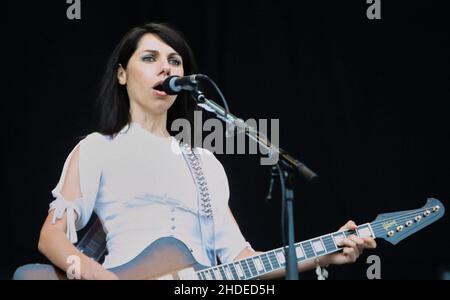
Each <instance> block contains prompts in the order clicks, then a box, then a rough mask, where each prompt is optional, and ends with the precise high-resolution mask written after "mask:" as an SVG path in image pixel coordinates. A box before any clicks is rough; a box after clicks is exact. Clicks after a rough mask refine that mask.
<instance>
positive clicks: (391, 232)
mask: <svg viewBox="0 0 450 300" xmlns="http://www.w3.org/2000/svg"><path fill="white" fill-rule="evenodd" d="M394 234H395V232H394V231H393V230H391V231H389V232H388V234H387V235H388V237H393V236H394Z"/></svg>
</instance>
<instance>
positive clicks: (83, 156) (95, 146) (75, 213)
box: [49, 133, 105, 244]
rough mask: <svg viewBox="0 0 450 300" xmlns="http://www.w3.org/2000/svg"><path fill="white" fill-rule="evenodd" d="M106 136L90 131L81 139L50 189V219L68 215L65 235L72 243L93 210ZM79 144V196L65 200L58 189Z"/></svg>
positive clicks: (75, 240) (76, 239) (60, 187)
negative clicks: (54, 184)
mask: <svg viewBox="0 0 450 300" xmlns="http://www.w3.org/2000/svg"><path fill="white" fill-rule="evenodd" d="M104 145H105V138H104V137H103V136H102V135H100V134H98V133H93V134H91V135H89V136H87V137H86V138H85V139H83V140H82V141H81V142H80V143H79V144H78V145H77V146H76V147H75V148H74V149H73V150H72V152H71V153H70V154H69V156H68V157H67V159H66V161H65V163H64V167H63V171H62V174H61V177H60V179H59V182H58V184H57V185H56V187H55V188H54V189H53V190H52V195H53V197H54V198H55V200H54V201H53V202H52V203H50V209H49V212H51V211H53V210H54V215H53V220H52V222H53V223H55V222H56V221H57V220H59V219H62V218H63V217H64V214H66V215H67V238H68V239H69V240H70V242H72V243H74V244H75V243H76V242H77V241H78V238H77V231H78V230H81V229H83V228H84V227H85V226H86V225H87V223H88V222H89V219H90V217H91V215H92V212H93V211H94V206H95V201H96V198H97V193H98V190H99V186H100V179H101V173H102V160H101V159H102V151H104ZM77 147H80V155H79V165H78V169H79V174H80V190H81V194H82V197H80V198H78V199H75V200H70V201H69V200H66V199H64V197H63V196H62V195H61V189H62V187H63V185H64V180H65V177H66V173H67V170H68V168H69V165H70V162H71V160H72V156H73V154H74V152H75V150H76V149H77Z"/></svg>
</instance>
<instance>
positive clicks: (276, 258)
mask: <svg viewBox="0 0 450 300" xmlns="http://www.w3.org/2000/svg"><path fill="white" fill-rule="evenodd" d="M351 235H357V236H359V237H376V236H375V234H374V232H373V230H372V227H371V224H364V225H361V226H358V228H356V229H355V230H349V231H344V232H334V233H331V234H327V235H323V236H321V237H317V238H313V239H310V240H307V241H303V242H300V243H297V244H295V252H296V254H297V262H298V263H300V262H303V261H307V260H312V259H315V258H318V257H321V256H324V255H327V254H331V253H334V252H338V251H340V250H341V247H339V245H340V242H341V241H342V240H343V239H345V238H347V237H349V236H351ZM287 250H288V247H283V248H278V249H275V250H272V251H268V252H265V253H263V254H260V255H256V256H253V257H249V258H246V259H242V260H239V261H234V262H232V263H228V264H223V265H220V266H216V267H211V268H207V269H204V270H201V271H197V272H196V274H197V276H198V279H200V280H250V279H255V278H258V277H261V276H264V275H266V274H269V273H272V272H275V271H277V270H280V269H284V268H285V267H286V255H285V254H286V252H285V251H287Z"/></svg>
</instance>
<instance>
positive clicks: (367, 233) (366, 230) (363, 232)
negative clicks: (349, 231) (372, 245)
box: [356, 224, 373, 237]
mask: <svg viewBox="0 0 450 300" xmlns="http://www.w3.org/2000/svg"><path fill="white" fill-rule="evenodd" d="M356 231H357V233H358V236H360V237H373V233H372V231H371V230H370V227H369V225H368V224H367V225H362V226H360V227H358V228H357V229H356Z"/></svg>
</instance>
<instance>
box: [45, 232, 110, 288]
mask: <svg viewBox="0 0 450 300" xmlns="http://www.w3.org/2000/svg"><path fill="white" fill-rule="evenodd" d="M38 247H39V251H41V253H42V254H44V255H45V256H46V257H47V258H48V259H49V260H50V261H51V262H52V263H53V264H54V265H55V266H57V267H59V268H60V269H61V270H63V271H64V272H67V270H68V269H69V267H70V266H71V265H70V263H73V262H70V261H69V262H68V258H69V257H71V256H75V257H78V258H79V262H80V269H79V270H80V274H79V275H80V277H81V279H86V280H90V279H98V278H101V277H102V275H106V274H107V273H108V271H107V270H106V269H104V268H103V267H102V266H101V265H100V264H99V263H97V262H96V261H94V260H92V259H90V258H89V257H88V256H86V255H85V254H83V253H81V252H80V251H79V250H78V249H77V248H76V247H75V246H74V245H73V244H72V243H71V242H70V241H69V240H68V239H67V237H66V234H65V233H64V232H63V231H61V230H59V229H58V228H45V229H44V230H42V232H41V236H40V239H39V246H38Z"/></svg>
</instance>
